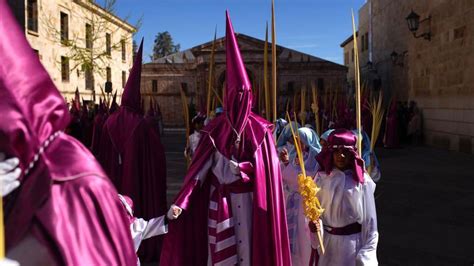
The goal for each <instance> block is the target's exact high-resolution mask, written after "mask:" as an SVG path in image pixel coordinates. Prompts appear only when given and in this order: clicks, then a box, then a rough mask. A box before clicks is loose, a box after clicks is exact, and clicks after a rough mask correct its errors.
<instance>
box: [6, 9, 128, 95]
mask: <svg viewBox="0 0 474 266" xmlns="http://www.w3.org/2000/svg"><path fill="white" fill-rule="evenodd" d="M24 2H25V5H19V4H18V3H17V4H16V5H12V8H14V12H15V13H16V14H19V15H17V18H18V19H19V20H20V21H19V22H20V24H21V25H22V27H24V28H25V34H26V37H27V39H28V41H29V43H30V45H31V46H32V48H33V49H35V50H37V52H38V55H39V58H40V60H41V63H42V64H43V66H44V67H45V68H46V70H47V71H48V73H49V75H50V76H51V78H52V80H53V81H54V83H55V84H56V86H57V87H58V89H59V91H60V92H61V94H62V95H63V96H64V97H65V98H67V99H68V100H70V99H71V98H73V97H74V92H75V90H76V88H78V89H79V92H80V94H81V96H82V97H83V98H84V99H85V100H92V97H93V92H92V91H91V90H86V88H85V75H84V72H83V71H82V68H81V67H77V68H76V69H74V70H72V68H73V66H74V65H77V62H75V61H73V60H72V59H71V60H70V62H69V67H70V69H71V71H70V73H69V81H63V80H62V79H61V56H65V57H69V56H70V55H71V50H70V48H68V47H66V46H64V45H62V44H61V41H60V35H59V32H60V12H63V13H65V14H67V15H68V20H69V23H68V28H69V31H68V33H69V34H68V35H69V39H70V40H73V41H74V42H75V43H76V44H77V45H79V46H82V47H85V31H86V30H85V27H86V26H85V25H86V23H91V21H93V22H92V24H94V23H95V24H96V25H100V27H101V31H100V32H99V30H96V31H94V32H97V34H94V35H95V36H97V38H96V41H95V42H94V43H93V47H95V48H94V49H93V50H94V53H95V55H97V54H100V53H101V52H102V49H103V50H104V51H105V49H106V48H105V47H106V45H105V33H110V34H111V44H112V46H116V47H115V49H112V51H111V55H110V57H104V56H102V57H101V59H102V60H103V62H102V60H97V61H100V63H97V64H98V67H99V68H100V69H101V70H100V71H94V87H95V95H96V102H99V97H100V95H101V90H100V87H102V88H103V87H104V86H105V82H106V79H107V76H106V71H105V68H106V67H110V68H111V81H112V84H113V89H114V90H116V89H118V100H119V101H120V99H121V95H122V91H123V90H122V89H123V87H122V71H125V72H126V77H127V78H128V74H129V70H130V68H131V67H132V64H133V62H132V56H133V47H132V32H133V31H134V30H135V29H134V28H133V27H132V26H130V25H128V24H126V23H124V22H123V21H121V20H120V19H119V18H117V17H115V16H113V15H110V14H109V13H105V12H104V10H103V9H100V8H98V7H97V6H95V5H92V6H91V7H90V8H91V9H89V8H86V7H87V6H88V5H91V4H87V2H84V1H82V0H74V1H67V0H41V1H38V32H32V31H29V30H28V28H27V27H26V26H25V25H26V8H25V7H26V2H27V1H26V0H24ZM21 15H23V16H21ZM106 19H107V20H106ZM99 21H101V22H99ZM122 39H124V40H125V42H126V44H125V47H126V59H125V60H122V54H121V53H122V52H121V47H120V46H119V43H120V41H121V40H122ZM112 48H114V47H112Z"/></svg>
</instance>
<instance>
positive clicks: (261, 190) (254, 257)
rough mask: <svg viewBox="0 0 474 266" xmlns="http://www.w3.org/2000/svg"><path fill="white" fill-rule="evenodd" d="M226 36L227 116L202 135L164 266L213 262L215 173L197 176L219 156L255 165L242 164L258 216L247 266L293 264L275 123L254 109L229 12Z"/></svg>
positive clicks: (168, 241)
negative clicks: (211, 222) (210, 252)
mask: <svg viewBox="0 0 474 266" xmlns="http://www.w3.org/2000/svg"><path fill="white" fill-rule="evenodd" d="M226 36H227V37H226V53H227V56H226V57H227V73H228V74H227V75H226V78H227V82H226V90H227V91H226V94H225V106H224V108H225V113H224V114H223V115H221V116H219V117H217V118H215V119H214V120H212V121H211V122H210V124H209V125H207V126H206V127H205V128H204V129H203V131H202V139H201V141H200V143H199V145H198V147H197V149H196V152H195V154H194V156H193V161H192V163H191V165H190V168H189V171H188V174H187V175H186V177H185V181H184V186H183V187H182V189H181V191H180V192H179V194H178V196H177V198H176V201H175V204H176V205H177V206H179V207H181V208H182V209H183V213H182V214H181V216H180V217H179V218H178V219H177V220H175V221H171V222H170V225H169V232H168V234H167V235H166V236H165V240H164V244H163V252H162V253H161V254H162V256H161V262H160V265H207V263H208V246H209V245H208V243H209V240H208V238H209V236H208V229H209V228H208V212H209V211H208V210H209V204H210V198H209V197H210V188H211V182H212V180H213V173H212V171H209V172H208V173H207V177H206V178H205V179H204V181H203V182H201V181H200V180H198V179H196V178H195V177H196V175H197V174H198V173H199V172H200V171H201V169H202V168H203V167H204V165H206V163H208V161H209V160H212V157H213V154H215V153H216V152H219V153H220V154H222V155H223V156H225V157H226V158H228V159H231V157H232V156H233V157H234V158H235V159H236V160H237V161H238V162H246V163H247V164H246V165H249V164H248V163H250V164H251V165H252V167H251V168H252V169H246V167H244V165H245V164H242V165H241V172H242V177H244V176H247V178H248V180H249V181H250V183H247V184H250V185H251V186H250V188H251V192H250V193H252V203H251V204H250V206H244V208H245V207H247V208H251V214H252V215H251V229H250V228H249V230H251V240H250V253H251V255H250V260H251V261H250V262H247V263H246V265H247V264H250V265H268V266H270V265H291V259H290V251H289V242H288V231H287V225H286V215H285V207H284V196H283V191H282V177H281V172H280V165H279V160H278V155H277V152H276V149H275V144H274V141H273V137H272V124H271V123H269V122H268V121H266V120H264V119H263V118H261V117H259V116H257V115H256V114H254V113H253V112H252V111H251V107H252V91H251V87H250V82H249V80H248V77H247V73H246V71H245V67H244V64H243V61H242V58H241V56H240V51H239V48H238V44H237V40H236V38H235V35H234V31H233V28H232V24H231V22H230V18H229V15H228V13H227V28H226ZM244 173H245V175H244ZM242 179H244V178H242ZM222 187H225V186H222ZM224 189H225V188H224ZM227 200H229V198H227Z"/></svg>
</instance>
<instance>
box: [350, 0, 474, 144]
mask: <svg viewBox="0 0 474 266" xmlns="http://www.w3.org/2000/svg"><path fill="white" fill-rule="evenodd" d="M412 10H413V11H414V12H416V13H417V14H418V15H419V16H420V20H423V19H424V18H428V17H430V16H431V19H430V20H426V21H425V22H422V23H421V24H420V27H419V29H418V31H417V35H418V36H419V35H421V34H422V33H425V32H430V34H431V39H430V40H427V39H425V38H415V37H414V35H413V34H412V32H410V31H409V29H408V24H407V20H406V17H407V16H408V15H409V14H410V12H411V11H412ZM359 19H360V24H359V27H358V41H359V42H358V43H363V42H364V40H362V38H363V37H362V36H367V37H364V38H366V40H367V41H366V42H367V51H366V52H365V51H363V52H362V53H361V55H360V58H361V60H360V61H361V68H364V67H366V69H368V70H370V71H369V72H371V73H373V74H374V75H375V76H376V77H377V78H379V79H380V83H381V84H380V85H381V88H382V89H383V90H384V92H385V95H388V96H391V97H392V96H396V97H397V99H399V100H409V101H411V100H413V101H416V102H417V104H418V106H419V107H420V108H421V110H422V113H423V130H424V137H425V142H426V143H427V144H428V145H432V146H437V147H441V148H444V149H449V150H456V151H463V152H467V153H473V151H474V75H472V72H473V69H474V53H473V52H472V51H474V39H473V37H474V1H470V0H459V1H451V0H437V1H431V0H406V1H391V0H368V1H367V2H366V4H364V6H363V7H362V8H361V9H360V10H359ZM341 46H343V51H344V54H346V53H347V52H349V51H350V50H351V49H352V47H351V46H353V44H352V40H348V41H346V42H344V43H343V45H341ZM359 46H360V49H362V47H361V45H359ZM369 61H370V63H369V64H368V65H367V62H369ZM348 63H349V64H347V65H346V66H348V67H350V63H351V62H348ZM361 72H362V73H364V70H362V71H361ZM366 72H367V71H366ZM352 73H353V70H352ZM351 75H352V76H351ZM348 79H349V80H350V79H353V74H351V71H349V75H348Z"/></svg>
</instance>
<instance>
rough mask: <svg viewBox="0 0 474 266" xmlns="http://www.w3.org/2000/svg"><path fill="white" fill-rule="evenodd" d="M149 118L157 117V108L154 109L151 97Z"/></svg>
mask: <svg viewBox="0 0 474 266" xmlns="http://www.w3.org/2000/svg"><path fill="white" fill-rule="evenodd" d="M147 116H155V108H154V107H153V99H152V98H151V97H150V105H149V106H148V112H147Z"/></svg>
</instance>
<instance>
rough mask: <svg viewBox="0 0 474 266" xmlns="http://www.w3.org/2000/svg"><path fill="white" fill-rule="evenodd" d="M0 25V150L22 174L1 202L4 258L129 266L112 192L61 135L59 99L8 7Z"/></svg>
mask: <svg viewBox="0 0 474 266" xmlns="http://www.w3.org/2000/svg"><path fill="white" fill-rule="evenodd" d="M0 18H1V19H0V34H1V36H2V38H1V39H0V61H1V62H2V64H0V98H1V99H2V101H0V113H1V114H2V122H1V123H0V151H1V152H4V153H6V154H7V156H9V157H10V156H15V157H18V158H19V159H20V167H21V169H22V176H21V177H20V181H21V185H20V187H19V188H18V189H17V190H15V191H13V192H12V193H11V194H10V195H8V197H7V198H5V217H4V218H5V236H6V251H7V256H10V257H11V258H13V259H16V260H19V261H20V263H21V264H23V265H31V264H35V263H38V261H42V260H43V261H44V259H46V258H47V260H48V264H58V265H133V264H134V263H136V256H135V254H134V251H133V244H132V240H131V237H130V229H129V227H128V222H127V218H126V215H125V213H124V211H123V209H121V208H122V207H121V205H120V204H121V203H120V201H119V199H118V197H117V191H116V190H115V189H114V188H113V186H112V184H111V183H110V181H109V180H108V179H107V177H106V175H105V174H104V172H103V171H102V169H101V167H100V166H99V164H98V163H97V162H96V161H95V159H94V157H93V156H92V155H91V154H90V153H89V152H88V150H87V149H86V148H85V147H84V146H83V145H82V144H80V143H79V142H78V141H77V140H75V139H73V138H72V137H70V136H68V135H66V134H64V133H61V131H62V130H64V129H65V128H66V126H67V125H68V123H69V119H70V118H69V114H68V110H67V107H66V104H65V103H64V99H63V97H62V96H61V95H60V94H59V91H58V90H57V89H56V87H55V86H54V84H53V82H52V81H51V79H50V77H49V76H48V74H47V72H46V70H45V69H44V68H43V66H42V65H41V63H40V62H39V60H38V56H37V55H36V54H35V53H34V52H33V50H32V49H31V47H30V46H29V44H28V42H27V40H26V38H25V34H24V31H23V30H22V29H20V27H19V26H18V25H17V24H16V21H15V18H14V17H13V15H12V14H11V12H10V9H9V7H8V5H7V2H6V0H0ZM41 250H43V251H46V252H45V253H41ZM25 252H28V255H27V256H26V255H25V254H26V253H25ZM14 254H17V255H19V256H14Z"/></svg>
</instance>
